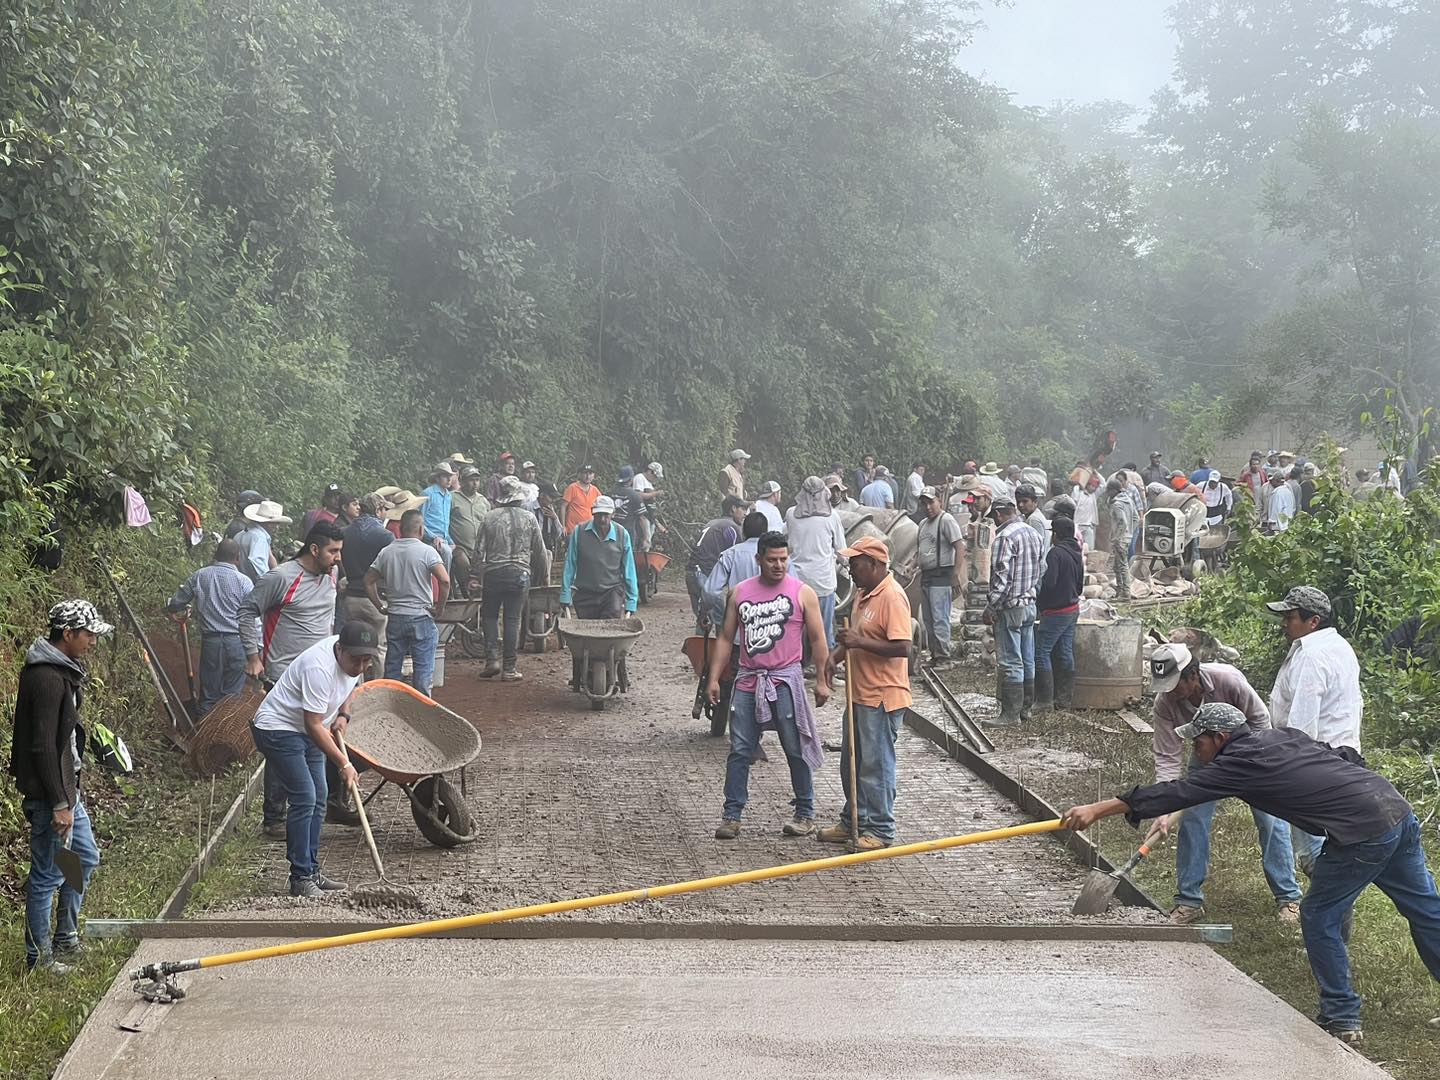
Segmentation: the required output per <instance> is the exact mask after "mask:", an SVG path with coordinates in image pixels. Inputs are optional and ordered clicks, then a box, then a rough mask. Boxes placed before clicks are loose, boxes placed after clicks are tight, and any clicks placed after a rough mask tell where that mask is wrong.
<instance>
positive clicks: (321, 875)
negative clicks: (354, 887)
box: [310, 870, 350, 892]
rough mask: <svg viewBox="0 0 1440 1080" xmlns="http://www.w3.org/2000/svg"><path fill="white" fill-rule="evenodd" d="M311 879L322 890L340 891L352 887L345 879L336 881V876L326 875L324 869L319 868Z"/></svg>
mask: <svg viewBox="0 0 1440 1080" xmlns="http://www.w3.org/2000/svg"><path fill="white" fill-rule="evenodd" d="M310 880H312V881H313V882H315V884H316V885H318V886H319V887H320V891H321V892H340V891H342V890H344V889H348V888H349V887H350V886H349V885H347V884H345V882H343V881H336V880H335V879H334V878H328V877H326V876H325V871H324V870H317V871H316V872H315V876H314V877H313V878H311V879H310Z"/></svg>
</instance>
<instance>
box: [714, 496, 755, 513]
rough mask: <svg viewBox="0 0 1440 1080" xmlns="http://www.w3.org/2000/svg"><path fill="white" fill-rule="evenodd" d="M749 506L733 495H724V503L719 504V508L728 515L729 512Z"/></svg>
mask: <svg viewBox="0 0 1440 1080" xmlns="http://www.w3.org/2000/svg"><path fill="white" fill-rule="evenodd" d="M749 505H750V504H749V503H748V502H746V501H745V500H744V499H741V498H739V497H737V496H735V495H726V496H725V501H724V502H723V503H721V504H720V508H721V509H722V510H723V511H724V512H725V513H727V514H728V513H729V512H730V511H731V510H741V509H744V508H745V507H747V506H749Z"/></svg>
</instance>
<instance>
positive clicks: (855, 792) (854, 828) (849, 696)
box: [845, 619, 860, 849]
mask: <svg viewBox="0 0 1440 1080" xmlns="http://www.w3.org/2000/svg"><path fill="white" fill-rule="evenodd" d="M845 628H846V629H847V630H848V629H849V628H850V620H849V619H846V620H845ZM851 659H852V657H851V656H850V650H849V649H846V650H845V742H846V744H847V745H848V746H849V748H850V754H849V757H850V764H849V768H850V847H851V848H852V849H854V848H856V847H859V846H860V780H859V777H858V769H857V767H856V764H855V754H856V747H855V680H854V678H852V677H851V675H850V661H851Z"/></svg>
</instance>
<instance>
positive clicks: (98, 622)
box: [50, 600, 115, 634]
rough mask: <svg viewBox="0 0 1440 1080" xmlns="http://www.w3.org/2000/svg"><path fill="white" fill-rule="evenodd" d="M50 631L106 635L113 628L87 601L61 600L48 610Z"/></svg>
mask: <svg viewBox="0 0 1440 1080" xmlns="http://www.w3.org/2000/svg"><path fill="white" fill-rule="evenodd" d="M50 629H51V630H89V631H90V633H92V634H108V633H110V631H111V630H114V629H115V627H113V626H111V625H110V624H109V623H108V622H106V621H105V620H104V619H102V618H100V612H98V611H97V610H95V605H94V604H92V603H90V601H89V600H62V601H61V602H60V603H58V604H56V605H55V606H54V607H52V608H51V609H50Z"/></svg>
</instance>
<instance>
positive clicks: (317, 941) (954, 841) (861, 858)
mask: <svg viewBox="0 0 1440 1080" xmlns="http://www.w3.org/2000/svg"><path fill="white" fill-rule="evenodd" d="M1060 828H1061V822H1060V819H1059V818H1056V819H1055V820H1054V821H1033V822H1030V823H1029V824H1027V825H1012V826H1010V827H1009V828H1005V829H991V830H989V831H988V832H978V833H967V834H966V835H964V836H949V837H946V838H944V839H942V840H921V841H919V842H918V843H914V844H901V845H899V846H898V847H889V848H876V849H875V850H874V851H857V852H853V853H851V854H848V855H831V856H830V857H829V858H825V859H810V860H808V861H806V862H798V863H787V864H785V865H783V866H767V867H764V868H762V869H760V870H742V871H740V872H738V873H734V874H721V875H719V876H718V877H708V878H696V879H694V880H692V881H679V882H676V883H674V884H671V885H655V886H652V887H650V888H648V889H629V890H627V891H625V892H615V893H604V894H602V895H600V896H584V897H579V898H577V899H573V900H556V901H554V902H553V903H549V904H532V905H530V906H529V907H518V908H506V909H505V910H503V911H483V912H479V913H477V914H474V915H460V916H457V917H455V918H450V919H432V920H430V921H428V922H416V923H405V924H404V925H401V926H384V927H381V928H380V929H378V930H362V931H359V932H357V933H353V934H338V935H336V936H335V937H324V938H312V939H310V940H309V941H292V942H287V943H286V944H284V945H270V946H266V947H265V948H261V949H242V950H240V951H238V952H230V953H219V954H217V955H215V956H202V957H198V958H196V959H194V960H162V961H160V962H158V963H154V964H146V965H145V966H144V967H138V968H135V969H134V970H132V971H131V972H130V982H131V983H132V989H134V990H135V992H136V993H138V994H141V995H142V996H144V997H145V998H146V999H148V1000H150V1001H157V1002H169V1001H174V1000H177V999H178V998H182V997H184V996H185V992H184V991H183V990H182V989H181V988H180V987H179V986H178V985H177V984H176V982H175V976H176V975H177V974H179V973H181V972H185V971H199V970H201V969H202V968H213V967H223V966H224V965H226V964H243V963H246V962H247V961H250V960H268V959H271V958H273V957H277V956H295V955H297V954H299V953H307V952H318V951H319V950H321V949H338V948H342V947H343V946H346V945H362V944H365V943H367V942H371V941H392V940H395V939H397V938H413V937H425V936H426V935H427V934H444V933H449V932H450V931H453V930H465V929H469V928H470V927H475V926H490V925H492V924H494V923H502V922H513V921H514V920H516V919H533V918H536V917H538V916H541V915H558V914H560V913H561V912H566V911H587V910H589V909H590V908H598V907H610V906H613V905H615V904H630V903H634V902H636V901H638V900H661V899H664V898H665V897H668V896H680V895H682V894H684V893H695V892H704V891H705V890H707V889H719V888H723V887H725V886H727V885H745V884H748V883H750V882H752V881H771V880H773V879H775V878H784V877H796V876H798V875H800V874H814V873H819V872H821V871H824V870H837V869H839V868H840V867H842V866H858V865H859V864H861V863H869V862H878V861H879V860H881V859H898V858H902V857H904V856H906V855H927V854H929V853H931V852H935V851H948V850H949V849H950V848H957V847H965V846H966V845H968V844H983V843H986V842H987V841H990V840H1011V839H1014V838H1015V837H1019V836H1034V835H1036V834H1038V833H1048V832H1056V831H1057V830H1059V829H1060Z"/></svg>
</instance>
